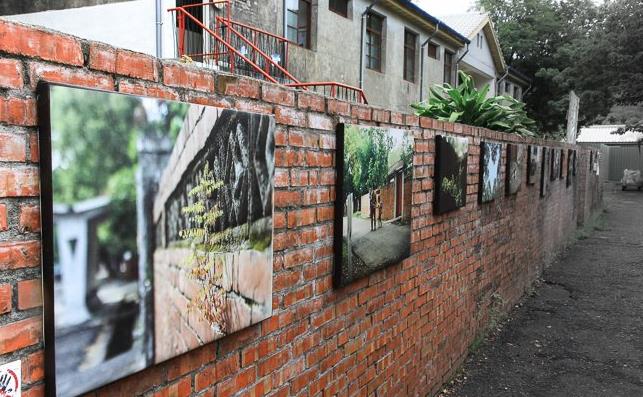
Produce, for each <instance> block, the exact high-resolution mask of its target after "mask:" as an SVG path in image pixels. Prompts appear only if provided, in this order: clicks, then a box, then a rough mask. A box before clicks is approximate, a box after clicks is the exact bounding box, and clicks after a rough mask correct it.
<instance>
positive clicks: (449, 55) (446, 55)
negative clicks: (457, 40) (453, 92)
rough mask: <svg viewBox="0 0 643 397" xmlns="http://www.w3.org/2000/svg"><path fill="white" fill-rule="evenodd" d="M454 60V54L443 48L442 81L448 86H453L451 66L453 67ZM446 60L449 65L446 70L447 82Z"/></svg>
mask: <svg viewBox="0 0 643 397" xmlns="http://www.w3.org/2000/svg"><path fill="white" fill-rule="evenodd" d="M454 58H455V52H451V51H449V50H448V49H446V48H445V49H444V65H443V69H444V76H443V78H442V80H443V82H444V83H448V84H451V85H454V81H453V80H454V78H453V65H454V62H453V60H454ZM447 59H448V60H449V63H448V65H449V70H448V76H449V79H448V80H447Z"/></svg>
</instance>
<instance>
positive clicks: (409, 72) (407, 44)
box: [404, 30, 418, 82]
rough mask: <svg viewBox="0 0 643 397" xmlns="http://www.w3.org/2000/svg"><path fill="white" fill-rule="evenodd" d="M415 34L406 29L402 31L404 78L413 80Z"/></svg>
mask: <svg viewBox="0 0 643 397" xmlns="http://www.w3.org/2000/svg"><path fill="white" fill-rule="evenodd" d="M417 37H418V36H417V35H416V34H415V33H413V32H409V31H408V30H405V31H404V80H406V81H410V82H414V81H415V46H416V45H417Z"/></svg>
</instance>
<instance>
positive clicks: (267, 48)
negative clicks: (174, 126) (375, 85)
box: [168, 0, 367, 103]
mask: <svg viewBox="0 0 643 397" xmlns="http://www.w3.org/2000/svg"><path fill="white" fill-rule="evenodd" d="M168 11H170V12H172V13H174V16H175V21H176V24H175V26H176V30H175V41H176V43H177V45H176V50H177V53H176V55H177V57H178V58H185V57H189V58H190V59H191V60H192V61H195V62H199V63H201V64H203V65H204V66H208V67H212V68H215V69H218V70H223V71H227V72H230V73H235V74H240V75H245V76H249V77H254V78H258V79H262V80H267V81H270V82H272V83H280V84H284V85H286V86H288V87H293V88H298V89H303V90H312V91H315V92H318V93H322V94H324V95H327V96H331V97H333V98H338V99H343V100H347V101H351V102H357V103H367V101H366V96H365V95H364V91H363V90H361V89H359V88H355V87H351V86H349V85H346V84H342V83H337V82H313V83H302V82H301V81H299V80H298V79H297V78H295V77H294V76H293V75H292V74H291V73H290V72H289V71H288V51H289V44H290V41H289V40H288V39H286V38H284V37H281V36H278V35H276V34H273V33H270V32H267V31H265V30H261V29H258V28H256V27H253V26H250V25H247V24H244V23H241V22H237V21H233V20H232V19H231V18H230V15H231V1H230V0H216V1H212V2H209V3H200V4H190V5H185V6H179V7H175V8H171V9H169V10H168Z"/></svg>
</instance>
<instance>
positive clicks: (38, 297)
mask: <svg viewBox="0 0 643 397" xmlns="http://www.w3.org/2000/svg"><path fill="white" fill-rule="evenodd" d="M39 306H42V280H40V279H36V280H24V281H19V282H18V309H19V310H27V309H32V308H34V307H39Z"/></svg>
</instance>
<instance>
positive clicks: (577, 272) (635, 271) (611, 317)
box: [439, 187, 643, 397]
mask: <svg viewBox="0 0 643 397" xmlns="http://www.w3.org/2000/svg"><path fill="white" fill-rule="evenodd" d="M605 203H606V207H607V210H606V213H605V214H603V215H602V219H600V220H599V221H598V222H596V223H595V224H594V225H593V227H592V229H593V230H592V231H591V233H579V240H578V241H577V243H576V244H574V245H573V246H572V247H571V248H570V249H569V250H568V251H567V252H566V253H565V254H564V255H562V257H561V258H560V259H559V260H558V261H557V262H556V263H554V264H552V266H550V267H549V268H548V269H546V270H545V271H544V273H543V276H542V279H541V280H539V281H538V282H537V283H536V284H535V286H534V287H535V288H534V289H533V291H532V292H531V293H530V294H528V296H526V297H525V298H524V299H523V301H522V302H521V303H520V304H518V305H516V307H514V309H513V310H512V311H511V313H509V315H508V317H507V318H506V319H505V320H504V321H503V322H502V323H500V324H498V325H497V326H495V327H494V328H493V329H492V330H491V333H490V335H489V336H488V337H487V338H486V339H485V340H484V341H482V342H481V343H480V342H479V341H478V342H477V343H475V344H474V346H473V347H474V348H475V351H473V352H472V354H471V355H470V356H469V357H468V358H467V360H466V362H465V364H464V367H463V368H462V370H461V371H460V372H459V373H458V374H457V375H456V376H455V378H454V379H453V380H452V381H451V382H450V383H449V384H448V385H447V386H445V388H444V389H443V390H442V391H441V392H440V393H439V395H440V396H449V397H452V396H471V397H481V396H494V397H495V396H548V397H549V396H583V397H584V396H643V193H642V192H637V191H631V192H630V191H626V192H621V191H620V190H617V189H615V188H614V187H610V188H608V191H606V192H605Z"/></svg>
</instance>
